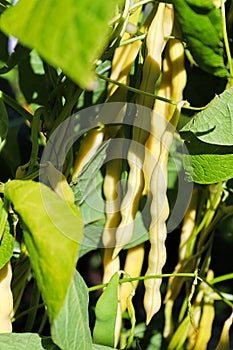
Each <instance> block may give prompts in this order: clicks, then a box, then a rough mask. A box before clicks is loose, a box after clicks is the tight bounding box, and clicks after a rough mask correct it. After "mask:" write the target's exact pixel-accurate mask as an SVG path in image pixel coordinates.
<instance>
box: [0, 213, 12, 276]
mask: <svg viewBox="0 0 233 350" xmlns="http://www.w3.org/2000/svg"><path fill="white" fill-rule="evenodd" d="M0 215H1V212H0ZM14 242H15V240H14V237H13V236H12V234H11V233H10V225H9V223H8V221H7V223H6V225H5V229H4V233H3V237H2V239H1V243H0V270H1V268H2V267H3V266H4V265H5V264H6V263H7V262H8V261H9V260H10V258H11V257H12V255H13V250H14Z"/></svg>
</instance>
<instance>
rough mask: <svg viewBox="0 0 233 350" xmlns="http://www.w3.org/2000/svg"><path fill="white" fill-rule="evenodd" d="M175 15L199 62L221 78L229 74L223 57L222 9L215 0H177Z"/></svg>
mask: <svg viewBox="0 0 233 350" xmlns="http://www.w3.org/2000/svg"><path fill="white" fill-rule="evenodd" d="M174 8H175V16H176V18H177V20H178V22H179V23H180V27H181V31H182V33H183V37H184V40H185V42H186V43H187V46H188V49H189V50H190V52H191V54H192V56H193V58H194V60H195V61H196V63H197V64H198V65H199V66H200V67H201V68H202V69H203V70H205V71H207V72H209V73H211V74H214V75H216V76H219V77H225V76H227V75H228V72H227V69H226V67H225V65H224V60H223V43H222V36H223V35H222V18H221V10H220V9H217V8H216V7H215V6H214V3H213V1H212V0H206V1H203V2H201V1H197V0H176V1H174Z"/></svg>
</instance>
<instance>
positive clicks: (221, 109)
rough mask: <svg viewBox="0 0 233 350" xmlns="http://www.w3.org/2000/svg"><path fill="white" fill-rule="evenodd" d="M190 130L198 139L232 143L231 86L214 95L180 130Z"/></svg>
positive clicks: (226, 144) (228, 144) (216, 143)
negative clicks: (211, 100) (207, 105)
mask: <svg viewBox="0 0 233 350" xmlns="http://www.w3.org/2000/svg"><path fill="white" fill-rule="evenodd" d="M184 131H185V132H186V131H191V132H192V133H193V134H194V135H195V136H196V137H197V138H198V139H199V140H201V141H203V142H207V143H211V144H214V145H222V146H232V145H233V87H230V88H229V89H227V90H225V91H224V92H223V93H222V94H221V95H219V96H217V97H215V99H214V100H213V102H212V103H211V105H210V106H209V107H208V108H206V109H204V110H203V111H201V112H200V113H197V114H196V115H195V116H194V117H193V118H192V119H191V121H190V122H188V123H187V124H186V125H185V126H184V127H183V128H182V129H181V130H180V132H184Z"/></svg>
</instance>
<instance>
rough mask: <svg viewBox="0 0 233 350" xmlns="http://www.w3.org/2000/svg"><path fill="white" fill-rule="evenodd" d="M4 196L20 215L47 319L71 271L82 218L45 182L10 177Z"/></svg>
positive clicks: (61, 296) (60, 302)
mask: <svg viewBox="0 0 233 350" xmlns="http://www.w3.org/2000/svg"><path fill="white" fill-rule="evenodd" d="M5 196H6V197H7V198H8V199H9V200H10V201H11V202H12V203H13V206H14V210H15V211H16V213H18V214H19V216H20V221H21V224H22V225H23V230H24V239H25V243H26V246H27V249H28V252H29V255H30V260H31V264H32V267H33V269H34V272H35V275H36V279H37V282H38V286H39V288H40V290H41V293H42V296H43V299H44V301H45V303H46V305H47V308H48V314H49V318H50V321H51V322H52V321H53V320H54V319H55V318H56V316H57V315H58V313H59V311H60V309H61V307H62V305H63V303H64V301H65V297H66V294H67V291H68V288H69V285H70V283H71V279H72V276H73V273H74V269H75V265H76V261H77V254H78V248H79V244H80V242H81V240H82V230H83V225H82V219H81V216H80V214H79V211H78V209H77V208H76V207H75V205H74V206H73V208H71V204H70V203H69V204H67V203H66V202H65V201H63V200H62V199H61V198H60V197H59V196H58V195H57V194H56V193H54V192H53V191H52V190H50V189H49V188H48V187H47V186H45V185H43V184H40V183H36V182H34V181H31V180H30V181H21V180H13V181H10V182H8V183H7V184H6V185H5Z"/></svg>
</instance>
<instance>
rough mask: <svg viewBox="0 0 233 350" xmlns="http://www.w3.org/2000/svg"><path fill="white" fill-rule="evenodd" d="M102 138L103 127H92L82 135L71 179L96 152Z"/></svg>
mask: <svg viewBox="0 0 233 350" xmlns="http://www.w3.org/2000/svg"><path fill="white" fill-rule="evenodd" d="M103 138H104V130H103V128H98V129H92V130H90V131H89V132H88V133H87V134H86V135H85V136H84V139H83V140H82V143H81V145H80V149H79V152H78V155H77V158H76V160H75V163H74V170H73V174H72V180H74V179H75V178H76V177H77V176H78V175H79V173H80V171H81V170H82V168H83V166H84V165H85V164H87V163H88V161H89V160H90V159H91V157H92V156H93V155H94V154H95V153H96V151H97V149H98V147H99V146H100V145H101V143H102V142H103Z"/></svg>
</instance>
